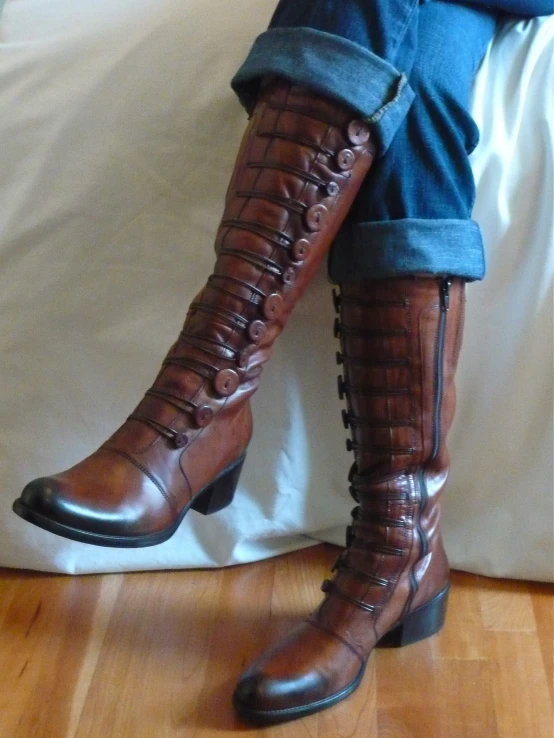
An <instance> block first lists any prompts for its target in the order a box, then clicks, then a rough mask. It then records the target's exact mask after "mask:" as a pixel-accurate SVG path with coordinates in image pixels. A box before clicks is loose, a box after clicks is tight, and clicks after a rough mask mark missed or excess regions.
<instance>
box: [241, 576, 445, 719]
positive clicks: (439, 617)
mask: <svg viewBox="0 0 554 738" xmlns="http://www.w3.org/2000/svg"><path fill="white" fill-rule="evenodd" d="M449 589H450V587H449V586H447V587H445V588H444V589H443V590H442V591H441V592H439V593H438V594H437V595H435V597H433V599H432V600H429V602H426V603H425V604H423V605H421V606H420V607H418V608H417V610H414V611H413V612H412V613H410V615H408V616H407V617H406V618H404V620H403V621H402V622H401V623H399V624H398V625H396V626H393V627H392V628H391V629H390V630H389V631H388V632H387V633H385V634H384V635H383V636H382V638H381V640H380V641H378V643H377V644H376V648H381V647H385V648H391V647H392V648H398V647H401V646H408V645H410V644H411V643H417V641H421V640H423V639H425V638H429V637H430V636H433V635H435V634H436V633H438V632H439V630H440V629H441V628H442V626H443V625H444V621H445V617H446V607H447V603H448V591H449ZM366 666H367V661H366V662H365V663H363V664H362V667H361V669H360V671H359V672H358V674H357V675H356V677H355V679H354V680H353V681H352V682H351V683H350V684H349V685H348V686H347V687H346V688H345V689H343V690H342V691H340V692H337V694H334V695H331V696H330V697H326V698H325V699H323V700H317V701H316V702H311V703H309V704H307V705H300V706H298V707H288V708H284V709H282V710H253V709H251V708H249V707H247V706H246V705H245V704H244V703H243V702H241V701H240V700H239V699H238V698H237V697H236V695H233V705H234V707H235V710H236V711H237V712H238V714H239V715H240V717H241V718H243V719H244V720H245V721H246V722H248V723H252V724H254V725H275V724H276V723H281V722H285V721H288V720H296V719H298V718H302V717H307V716H308V715H313V714H314V713H316V712H320V711H321V710H326V709H327V708H329V707H333V705H335V704H337V703H338V702H341V701H342V700H345V699H346V698H347V697H349V696H350V695H351V694H352V693H353V692H354V691H355V690H356V689H357V688H358V687H359V686H360V683H361V681H362V679H363V676H364V673H365V669H366Z"/></svg>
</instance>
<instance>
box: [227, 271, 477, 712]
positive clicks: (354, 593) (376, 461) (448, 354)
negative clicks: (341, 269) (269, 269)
mask: <svg viewBox="0 0 554 738" xmlns="http://www.w3.org/2000/svg"><path fill="white" fill-rule="evenodd" d="M336 307H337V310H338V311H339V313H340V317H339V319H338V320H337V324H336V333H337V335H338V337H340V340H341V351H340V352H339V354H338V355H337V361H338V363H339V364H340V365H341V367H342V369H343V376H341V378H340V380H339V386H340V388H341V392H342V393H343V394H344V395H345V397H346V400H347V410H346V413H345V414H344V420H345V424H346V425H347V426H348V427H349V428H350V429H351V436H352V437H351V439H350V440H349V441H348V448H350V449H352V450H353V452H354V460H355V461H354V464H353V466H352V469H351V473H350V482H351V488H350V491H351V494H352V496H353V497H354V499H355V500H356V501H357V502H358V506H357V507H356V508H355V509H354V511H353V521H352V525H351V526H350V527H349V529H348V533H347V548H346V550H345V552H343V554H342V555H341V556H340V557H339V559H338V561H337V563H336V564H335V569H334V572H335V573H334V577H333V579H332V580H326V581H325V582H324V584H323V586H322V589H323V591H324V592H325V593H326V594H325V597H324V599H323V601H322V603H321V604H320V606H319V607H318V608H317V610H316V611H315V612H314V613H312V614H311V616H310V617H309V618H308V619H307V620H306V621H305V622H304V623H302V624H301V625H299V626H298V628H297V629H296V630H295V631H294V632H293V633H292V634H291V635H290V636H289V637H288V638H287V639H285V640H284V641H282V642H280V643H277V644H276V645H275V646H274V647H273V648H272V649H271V650H270V651H269V652H267V653H266V654H263V655H262V656H261V657H260V658H259V659H258V660H257V661H256V663H254V664H253V665H252V666H251V667H250V668H249V669H248V670H247V671H246V672H245V674H244V675H243V676H242V678H241V679H240V681H239V684H238V686H237V689H236V692H235V703H236V705H237V707H238V709H239V711H240V712H241V713H242V714H243V715H244V716H245V717H246V718H247V719H248V718H255V719H256V720H258V721H260V720H261V721H262V722H263V716H264V714H265V715H266V716H267V722H275V720H276V719H277V717H278V718H279V719H291V718H293V717H298V716H299V715H301V714H309V713H310V712H313V711H315V709H322V707H325V706H326V705H325V703H321V701H322V700H323V701H324V700H326V699H327V700H330V701H332V698H333V697H334V696H337V695H341V694H344V695H345V696H347V694H348V689H349V686H356V685H357V681H356V680H357V677H358V675H359V673H360V668H361V667H362V666H363V664H364V663H365V662H366V661H367V659H368V657H369V654H370V653H371V650H372V649H373V648H374V647H375V646H376V645H377V644H378V642H379V641H380V639H381V638H383V636H385V635H386V634H388V633H390V632H391V631H392V630H394V629H397V628H401V627H402V623H403V622H408V621H409V620H410V619H412V621H414V619H415V618H419V621H421V622H419V621H418V623H417V627H418V631H417V632H419V633H420V636H419V637H425V636H426V635H430V634H431V632H434V631H435V630H436V629H437V627H440V624H441V622H442V621H441V619H440V617H437V616H436V614H437V611H438V610H437V608H439V607H445V597H443V596H442V595H441V594H440V593H444V592H446V591H447V587H448V582H449V569H448V562H447V558H446V554H445V551H444V546H443V543H442V538H441V534H440V528H439V521H440V504H439V499H440V493H441V491H442V489H443V486H444V484H445V482H446V477H447V471H448V453H447V449H446V436H447V433H448V430H449V428H450V425H451V422H452V418H453V414H454V406H455V389H454V371H455V367H456V363H457V358H458V354H459V350H460V342H461V335H462V325H463V313H464V286H463V284H462V283H461V282H460V281H459V280H452V281H451V280H444V279H436V278H425V277H420V278H419V277H418V278H416V277H414V278H402V279H388V280H379V281H374V282H359V283H354V282H353V283H350V284H345V285H342V287H341V295H340V297H338V298H337V299H336ZM437 595H439V596H438V597H436V596H437ZM441 603H442V604H441ZM423 605H425V606H426V607H422V606H423ZM426 618H427V620H428V623H429V626H428V627H426V623H425V619H426ZM318 703H320V705H319V706H318ZM303 711H304V712H303Z"/></svg>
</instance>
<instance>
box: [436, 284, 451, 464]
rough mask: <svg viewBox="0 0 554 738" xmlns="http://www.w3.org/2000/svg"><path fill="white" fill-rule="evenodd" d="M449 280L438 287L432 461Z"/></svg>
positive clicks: (439, 408)
mask: <svg viewBox="0 0 554 738" xmlns="http://www.w3.org/2000/svg"><path fill="white" fill-rule="evenodd" d="M450 284H451V283H450V280H444V281H443V282H441V285H440V291H441V293H440V295H441V306H440V311H441V312H440V320H439V330H438V334H437V349H436V364H435V402H434V405H435V407H434V413H433V451H432V452H431V458H432V459H434V458H435V457H436V456H437V454H438V452H439V446H440V415H441V410H442V386H443V376H442V375H443V363H444V338H445V335H446V318H447V315H448V300H449V297H450Z"/></svg>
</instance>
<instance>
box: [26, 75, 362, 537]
mask: <svg viewBox="0 0 554 738" xmlns="http://www.w3.org/2000/svg"><path fill="white" fill-rule="evenodd" d="M372 161H373V145H372V141H371V137H370V135H369V129H368V128H367V126H366V125H365V124H364V123H361V122H360V121H356V120H355V116H354V115H353V114H352V113H351V111H349V110H348V109H347V108H345V107H344V106H342V105H339V104H337V103H335V102H333V101H330V100H327V99H325V98H321V97H320V96H318V95H316V94H315V93H313V92H311V91H309V90H307V89H305V88H301V87H298V86H294V85H291V84H290V83H288V82H286V81H284V80H280V79H271V80H268V81H267V83H266V84H265V85H264V86H263V88H262V90H261V93H260V98H259V101H258V103H257V105H256V107H255V109H254V112H253V115H252V117H251V120H250V123H249V125H248V127H247V130H246V132H245V135H244V138H243V141H242V144H241V147H240V150H239V154H238V158H237V161H236V165H235V168H234V171H233V174H232V177H231V180H230V183H229V188H228V192H227V196H226V202H225V210H224V213H223V218H222V221H221V223H220V225H219V228H218V231H217V237H216V244H215V249H216V253H217V261H216V263H215V268H214V272H213V274H212V275H211V276H210V278H209V279H208V281H207V284H206V286H205V287H204V288H203V289H202V291H201V292H200V293H199V294H198V295H197V296H196V297H195V298H194V300H193V302H192V304H191V306H190V309H189V312H188V315H187V317H186V321H185V324H184V327H183V331H182V332H181V334H180V336H179V337H178V339H177V340H176V342H175V343H174V345H173V346H172V347H171V349H170V351H169V353H168V355H167V356H166V358H165V360H164V363H163V365H162V368H161V369H160V372H159V374H158V376H157V377H156V379H155V382H154V384H153V386H152V388H151V389H150V390H149V391H148V392H147V393H146V396H145V397H144V399H143V400H142V401H141V402H140V403H139V405H138V406H137V408H136V409H135V410H134V412H133V413H132V414H131V416H129V419H128V420H127V421H126V422H125V423H124V424H123V425H122V426H121V427H120V428H119V429H118V430H117V431H116V432H115V433H114V434H113V435H112V437H111V438H110V439H108V441H106V443H104V444H103V445H102V446H101V448H100V449H99V450H97V451H96V452H94V453H93V454H92V455H91V456H89V457H88V458H86V459H85V460H84V461H81V462H80V463H78V464H76V465H75V466H74V467H72V468H71V469H69V470H67V471H63V472H60V473H58V474H54V475H52V476H49V477H46V478H42V479H39V480H35V481H33V482H31V483H30V484H29V485H28V486H27V487H26V488H25V490H24V491H23V493H22V495H21V498H20V499H19V500H18V501H16V503H15V505H14V509H15V510H16V512H18V514H20V515H22V516H23V517H25V518H26V519H27V520H29V521H30V522H34V523H36V524H37V525H41V526H42V527H45V528H47V529H49V530H51V531H53V532H56V533H59V534H60V535H65V536H67V537H70V538H72V537H73V538H76V539H77V540H85V541H88V542H91V543H97V544H100V545H117V546H124V545H133V546H137V545H152V544H153V543H159V542H161V541H162V540H165V538H167V537H169V535H171V534H172V533H173V532H174V530H175V525H176V524H178V523H179V522H180V519H181V518H182V515H183V514H184V512H186V511H187V510H188V508H189V507H190V506H191V504H193V502H194V498H195V496H196V495H197V494H198V493H199V492H201V491H203V490H207V489H209V486H210V485H211V483H212V482H213V480H214V479H215V478H217V477H218V475H221V474H224V473H225V470H227V469H229V468H230V467H231V466H232V465H233V463H235V462H236V461H237V460H239V459H241V458H242V457H243V456H244V454H245V451H246V448H247V445H248V443H249V440H250V437H251V433H252V418H251V412H250V404H249V398H250V397H251V395H252V394H253V392H254V391H255V390H256V389H257V387H258V383H259V377H260V373H261V370H262V366H263V364H264V363H265V362H266V361H267V360H268V359H269V357H270V355H271V350H272V346H273V343H274V341H275V339H276V338H277V336H278V335H279V333H280V332H281V331H282V330H283V327H284V325H285V323H286V322H287V320H288V318H289V315H290V313H291V311H292V309H293V307H294V305H295V303H296V301H297V300H298V299H299V297H300V296H301V295H302V293H303V292H304V290H305V288H306V286H307V285H308V283H309V281H310V280H311V278H312V276H313V275H314V274H315V273H316V271H317V270H318V268H319V265H320V264H321V261H322V259H323V257H324V256H325V254H326V253H327V251H328V248H329V246H330V244H331V242H332V240H333V238H334V236H335V235H336V232H337V230H338V228H339V227H340V225H341V223H342V221H343V219H344V217H345V215H346V213H347V212H348V210H349V208H350V206H351V204H352V201H353V199H354V197H355V195H356V193H357V191H358V189H359V187H360V184H361V182H362V181H363V179H364V177H365V175H366V173H367V171H368V170H369V167H370V165H371V163H372ZM228 496H229V499H230V498H231V497H232V494H230V495H228Z"/></svg>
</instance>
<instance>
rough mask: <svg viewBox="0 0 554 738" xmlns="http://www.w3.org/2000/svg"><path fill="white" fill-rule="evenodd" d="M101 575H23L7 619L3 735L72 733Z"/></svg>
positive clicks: (1, 686) (1, 668)
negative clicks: (76, 691) (77, 685)
mask: <svg viewBox="0 0 554 738" xmlns="http://www.w3.org/2000/svg"><path fill="white" fill-rule="evenodd" d="M99 588H100V578H99V577H89V578H83V579H81V580H77V579H72V578H70V577H48V576H43V575H38V576H36V577H33V578H29V577H26V578H24V579H22V581H21V584H20V587H19V591H18V593H17V596H16V597H15V598H14V599H13V601H12V603H11V606H10V608H9V610H8V612H7V613H6V616H5V618H4V621H3V624H2V649H1V654H2V655H1V657H0V716H1V717H0V728H1V729H0V735H2V736H9V738H29V736H35V735H36V736H41V737H42V736H50V735H52V736H54V735H61V736H66V735H67V734H68V730H69V725H70V722H71V716H72V698H73V693H74V686H75V683H76V681H77V680H78V675H79V672H80V669H81V665H82V663H83V658H84V654H85V652H86V649H87V643H88V639H89V634H90V628H91V620H92V613H93V612H94V606H95V603H96V601H97V599H98V592H99Z"/></svg>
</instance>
